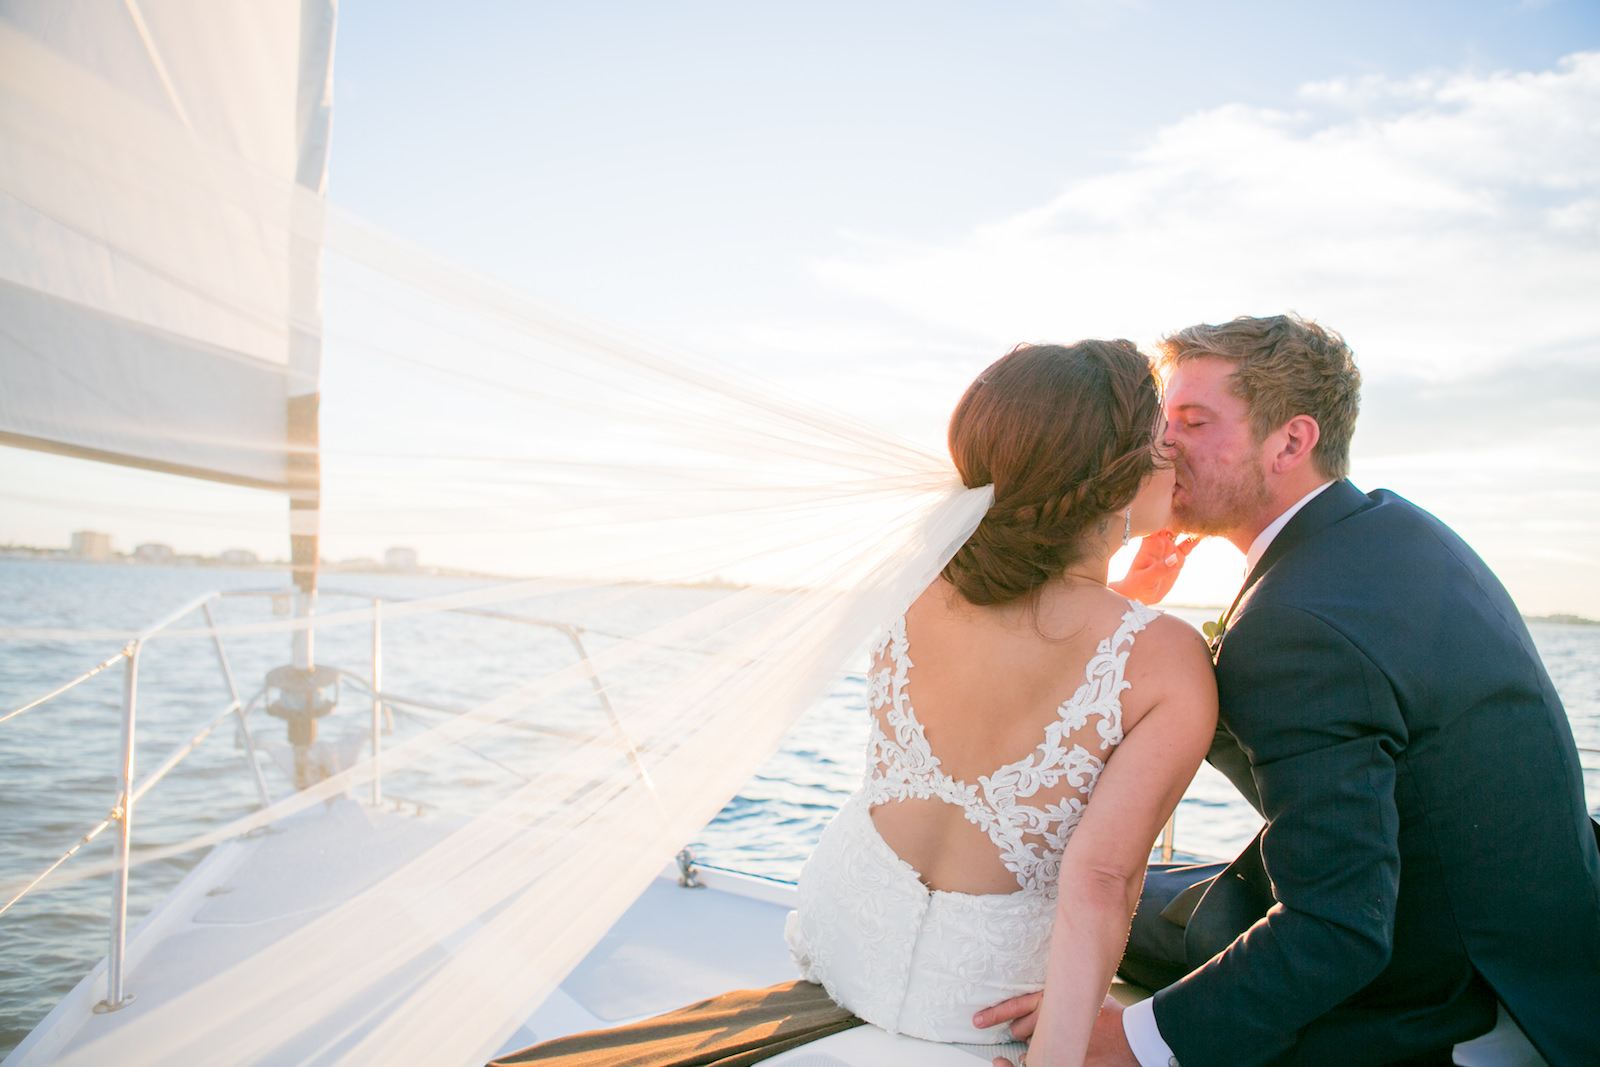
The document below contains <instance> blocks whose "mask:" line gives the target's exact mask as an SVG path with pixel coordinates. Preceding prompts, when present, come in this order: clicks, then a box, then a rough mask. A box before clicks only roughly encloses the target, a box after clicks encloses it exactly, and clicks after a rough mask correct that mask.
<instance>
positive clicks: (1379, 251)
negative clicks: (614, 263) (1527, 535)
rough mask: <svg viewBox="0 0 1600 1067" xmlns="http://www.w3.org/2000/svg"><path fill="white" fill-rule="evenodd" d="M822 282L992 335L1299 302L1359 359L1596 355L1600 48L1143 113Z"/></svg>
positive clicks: (851, 261)
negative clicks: (1109, 147) (1063, 165)
mask: <svg viewBox="0 0 1600 1067" xmlns="http://www.w3.org/2000/svg"><path fill="white" fill-rule="evenodd" d="M815 269H816V271H817V272H818V274H819V275H820V276H821V277H822V279H823V280H824V281H826V282H828V283H830V284H832V285H834V286H836V287H839V288H841V289H844V290H846V291H849V292H851V293H853V294H855V295H858V296H866V297H869V298H873V299H876V300H878V301H881V302H883V303H885V304H888V305H890V306H892V307H893V308H895V309H896V310H897V311H899V312H901V313H902V314H904V315H907V316H909V317H911V318H912V319H913V320H915V321H919V322H922V323H924V324H927V325H929V326H934V327H937V328H940V329H943V330H946V331H951V332H952V333H954V334H955V335H957V336H962V337H968V338H972V339H975V340H977V339H981V340H982V341H983V342H984V343H986V344H990V345H994V346H1003V345H1005V344H1008V343H1010V342H1012V341H1016V340H1021V339H1037V338H1041V337H1057V338H1069V337H1074V336H1084V335H1104V334H1121V335H1124V336H1131V337H1134V338H1135V339H1149V338H1151V337H1153V336H1155V335H1156V334H1159V333H1160V332H1161V331H1163V330H1165V329H1168V328H1171V327H1174V326H1179V325H1183V324H1185V323H1188V322H1193V321H1200V320H1205V321H1215V320H1217V319H1222V318H1228V317H1231V316H1233V315H1235V314H1241V313H1256V314H1269V313H1273V312H1277V311H1281V310H1285V309H1295V310H1298V311H1300V312H1301V313H1303V314H1307V315H1310V316H1312V317H1314V318H1317V319H1319V320H1320V321H1323V322H1326V323H1328V324H1329V325H1332V326H1334V327H1336V328H1338V329H1340V330H1341V331H1343V332H1344V333H1345V334H1346V336H1347V337H1348V338H1349V339H1350V340H1351V342H1352V344H1353V346H1354V347H1355V348H1356V350H1357V353H1358V355H1359V356H1360V357H1361V359H1362V361H1363V365H1364V367H1365V368H1366V369H1367V370H1368V372H1369V374H1376V375H1379V376H1381V375H1383V374H1385V373H1388V372H1391V371H1397V370H1404V371H1406V372H1409V373H1412V374H1424V375H1429V376H1436V377H1437V376H1450V375H1451V374H1452V373H1457V372H1476V371H1483V370H1486V369H1489V368H1491V367H1496V366H1503V365H1505V364H1506V363H1508V362H1512V361H1515V360H1517V359H1519V358H1523V357H1525V355H1526V354H1527V353H1530V352H1541V351H1546V352H1547V351H1551V350H1565V351H1567V352H1569V353H1570V352H1573V351H1581V352H1584V353H1587V354H1588V357H1589V358H1593V357H1594V356H1595V355H1596V354H1597V353H1600V301H1597V300H1596V299H1595V296H1594V294H1595V293H1597V292H1600V53H1583V54H1578V55H1574V56H1570V57H1568V58H1567V59H1565V60H1563V61H1562V62H1561V63H1560V64H1559V66H1558V67H1557V68H1556V69H1555V70H1551V71H1544V72H1537V73H1496V74H1490V75H1478V74H1455V75H1449V76H1438V75H1434V76H1419V77H1417V78H1413V79H1408V80H1384V79H1377V78H1366V79H1360V80H1351V81H1333V82H1323V83H1317V84H1315V85H1308V86H1306V87H1305V88H1304V90H1303V91H1302V92H1301V94H1300V96H1299V102H1298V104H1297V107H1296V109H1295V110H1292V111H1290V110H1269V109H1261V108H1252V107H1244V106H1239V105H1234V106H1229V107H1223V108H1218V109H1215V110H1211V111H1206V112H1202V113H1198V114H1195V115H1193V116H1190V117H1189V118H1187V119H1184V120H1183V121H1181V122H1178V123H1176V124H1174V125H1172V126H1169V127H1166V128H1164V129H1161V130H1159V131H1157V132H1156V133H1155V134H1154V135H1153V136H1151V137H1150V138H1149V139H1148V140H1147V142H1146V143H1145V144H1144V146H1143V147H1142V148H1140V149H1139V150H1138V151H1136V152H1135V153H1133V154H1132V155H1131V156H1129V157H1128V158H1127V159H1126V160H1125V161H1124V163H1123V165H1122V166H1120V167H1118V168H1116V169H1114V170H1111V171H1109V172H1106V173H1103V174H1099V175H1096V176H1093V177H1087V178H1082V179H1078V180H1075V181H1073V182H1071V183H1070V184H1068V185H1067V186H1066V188H1065V189H1063V191H1062V192H1061V194H1060V195H1059V196H1057V197H1056V198H1055V199H1054V200H1052V201H1051V202H1050V203H1048V204H1045V205H1042V206H1041V207H1039V208H1037V209H1035V210H1033V211H1029V212H1026V213H1023V214H1020V215H1017V216H1015V217H1012V218H1008V219H1004V220H1000V221H997V222H995V223H993V224H991V225H988V226H984V227H982V228H980V229H977V230H975V231H974V232H972V233H971V234H969V235H967V236H966V237H965V238H964V239H962V240H959V241H956V242H953V243H949V244H944V245H938V246H932V247H928V246H917V247H907V246H903V245H895V244H893V243H889V242H884V241H871V240H864V239H858V240H857V241H856V244H855V250H854V252H853V253H851V254H847V255H844V256H839V257H835V258H832V259H829V260H826V261H822V262H819V263H817V264H816V265H815Z"/></svg>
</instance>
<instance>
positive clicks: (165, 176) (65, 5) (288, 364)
mask: <svg viewBox="0 0 1600 1067" xmlns="http://www.w3.org/2000/svg"><path fill="white" fill-rule="evenodd" d="M332 29H333V21H332V5H331V3H328V2H324V3H305V4H302V3H300V2H299V0H291V2H279V3H248V2H230V3H214V4H183V3H174V2H170V0H168V2H162V0H123V2H117V0H68V2H53V0H4V2H3V3H0V376H3V382H4V388H3V389H0V441H3V442H4V443H6V444H11V445H16V446H22V447H30V448H38V449H43V450H48V451H55V452H62V453H66V454H69V455H79V456H86V457H89V458H93V459H99V460H105V461H109V462H113V463H122V464H128V465H132V466H139V467H148V468H153V469H158V470H167V471H173V472H176V473H181V474H186V475H190V476H193V477H199V478H208V479H215V480H219V481H225V482H233V483H238V484H243V485H250V486H259V487H266V488H275V489H287V488H289V485H290V481H291V477H290V470H289V467H290V463H289V455H290V452H291V442H290V435H291V428H290V418H289V400H290V398H291V397H296V396H300V395H303V394H308V393H314V392H315V391H316V382H317V374H318V356H319V353H320V343H319V341H318V338H319V336H320V318H319V313H320V307H319V304H318V298H317V292H318V286H317V277H316V268H317V258H318V244H319V240H318V228H319V226H320V202H321V201H320V197H321V193H322V191H323V187H324V175H325V173H326V160H327V134H328V103H329V101H328V82H329V75H330V61H331V54H332V51H331V50H332Z"/></svg>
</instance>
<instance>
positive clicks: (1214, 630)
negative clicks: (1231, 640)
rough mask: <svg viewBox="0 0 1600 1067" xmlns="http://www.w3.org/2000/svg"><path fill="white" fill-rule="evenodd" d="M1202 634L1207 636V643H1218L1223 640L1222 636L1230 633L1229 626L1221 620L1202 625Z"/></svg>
mask: <svg viewBox="0 0 1600 1067" xmlns="http://www.w3.org/2000/svg"><path fill="white" fill-rule="evenodd" d="M1200 632H1201V633H1203V634H1205V635H1206V640H1207V641H1211V642H1216V641H1219V640H1221V639H1222V635H1223V634H1225V633H1227V632H1228V624H1227V623H1225V622H1223V621H1222V619H1220V618H1219V619H1217V620H1216V621H1215V622H1205V623H1202V624H1201V625H1200Z"/></svg>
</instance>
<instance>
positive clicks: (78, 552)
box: [72, 530, 111, 563]
mask: <svg viewBox="0 0 1600 1067" xmlns="http://www.w3.org/2000/svg"><path fill="white" fill-rule="evenodd" d="M72 554H73V555H74V556H76V557H77V558H78V559H92V560H94V561H95V562H96V563H103V562H105V561H106V560H108V559H110V558H111V535H110V534H108V533H96V532H95V531H93V530H75V531H73V534H72Z"/></svg>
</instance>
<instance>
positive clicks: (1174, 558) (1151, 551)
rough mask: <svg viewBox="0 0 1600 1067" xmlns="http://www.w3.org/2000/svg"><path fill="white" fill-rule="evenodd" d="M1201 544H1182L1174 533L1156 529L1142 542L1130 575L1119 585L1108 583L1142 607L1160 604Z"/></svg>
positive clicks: (1191, 539) (1191, 540) (1196, 541)
mask: <svg viewBox="0 0 1600 1067" xmlns="http://www.w3.org/2000/svg"><path fill="white" fill-rule="evenodd" d="M1199 543H1200V538H1198V537H1186V538H1184V539H1183V540H1182V541H1180V540H1178V538H1177V535H1176V534H1174V533H1173V532H1172V531H1171V530H1157V531H1156V532H1155V533H1153V534H1148V535H1146V536H1145V537H1144V538H1143V539H1142V540H1141V541H1140V542H1139V551H1138V552H1137V553H1135V555H1134V557H1133V563H1132V565H1130V566H1129V567H1128V574H1127V576H1126V577H1125V578H1123V579H1122V580H1121V581H1120V582H1111V583H1109V584H1110V586H1111V588H1112V589H1113V590H1115V591H1116V592H1118V593H1121V594H1122V595H1123V596H1125V597H1127V598H1128V599H1129V600H1137V601H1139V602H1140V603H1141V604H1158V603H1160V602H1161V598H1162V597H1164V596H1166V595H1167V594H1168V593H1169V592H1171V591H1172V585H1173V583H1174V582H1176V581H1177V580H1178V575H1179V574H1180V573H1181V572H1182V571H1183V563H1184V560H1186V559H1188V558H1189V553H1190V552H1193V551H1194V546H1195V545H1198V544H1199Z"/></svg>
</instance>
